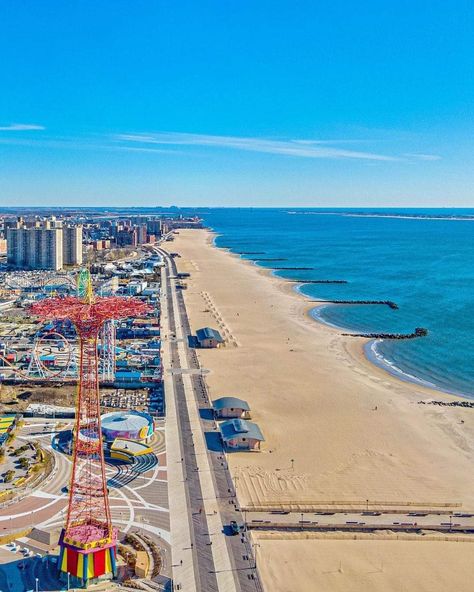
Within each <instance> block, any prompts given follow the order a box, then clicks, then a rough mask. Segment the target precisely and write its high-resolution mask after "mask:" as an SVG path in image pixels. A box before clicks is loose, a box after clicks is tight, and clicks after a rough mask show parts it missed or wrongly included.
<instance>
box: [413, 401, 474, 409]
mask: <svg viewBox="0 0 474 592" xmlns="http://www.w3.org/2000/svg"><path fill="white" fill-rule="evenodd" d="M418 405H439V406H440V407H466V408H468V409H474V401H449V402H447V401H418Z"/></svg>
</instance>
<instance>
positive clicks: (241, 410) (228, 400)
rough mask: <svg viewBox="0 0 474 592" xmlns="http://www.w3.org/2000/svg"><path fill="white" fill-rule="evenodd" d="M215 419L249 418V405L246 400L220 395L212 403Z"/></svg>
mask: <svg viewBox="0 0 474 592" xmlns="http://www.w3.org/2000/svg"><path fill="white" fill-rule="evenodd" d="M212 408H213V409H214V415H215V417H216V419H223V418H226V419H230V418H237V419H250V407H249V404H248V403H247V401H244V400H243V399H238V398H237V397H221V398H220V399H216V400H215V401H213V403H212Z"/></svg>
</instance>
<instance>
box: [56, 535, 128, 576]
mask: <svg viewBox="0 0 474 592" xmlns="http://www.w3.org/2000/svg"><path fill="white" fill-rule="evenodd" d="M64 535H65V532H64V530H63V531H62V533H61V537H60V539H59V546H60V549H61V551H60V554H59V560H58V567H59V570H60V572H62V573H63V577H64V576H65V575H66V574H69V575H70V577H71V578H74V581H75V584H74V585H75V586H76V587H77V586H83V587H87V586H88V585H89V584H90V583H92V581H96V580H98V579H99V578H100V579H112V578H113V577H114V576H115V574H116V553H117V541H116V538H115V537H113V540H112V541H110V542H108V543H106V544H104V545H101V546H97V547H94V548H90V549H84V548H81V547H78V546H75V545H72V544H70V543H67V542H66V541H65V538H66V537H65V536H64Z"/></svg>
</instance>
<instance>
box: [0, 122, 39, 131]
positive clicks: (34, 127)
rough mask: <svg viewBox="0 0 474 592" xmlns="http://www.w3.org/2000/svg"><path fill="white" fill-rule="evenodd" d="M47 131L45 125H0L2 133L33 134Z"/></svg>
mask: <svg viewBox="0 0 474 592" xmlns="http://www.w3.org/2000/svg"><path fill="white" fill-rule="evenodd" d="M44 129H46V128H45V127H44V126H43V125H37V124H35V123H10V124H9V125H0V132H31V131H36V130H44Z"/></svg>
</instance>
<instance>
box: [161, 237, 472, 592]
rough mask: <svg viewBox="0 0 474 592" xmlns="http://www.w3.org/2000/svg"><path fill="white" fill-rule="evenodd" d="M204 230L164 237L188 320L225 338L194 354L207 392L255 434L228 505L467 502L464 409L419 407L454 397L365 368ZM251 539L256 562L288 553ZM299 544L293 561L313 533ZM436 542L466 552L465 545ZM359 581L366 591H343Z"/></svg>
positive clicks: (302, 305) (301, 306) (335, 336)
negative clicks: (243, 408)
mask: <svg viewBox="0 0 474 592" xmlns="http://www.w3.org/2000/svg"><path fill="white" fill-rule="evenodd" d="M212 238H213V236H212V234H211V233H209V232H207V231H195V230H181V231H180V233H179V235H177V236H176V239H175V241H174V242H173V243H166V245H165V246H166V247H168V248H169V250H171V251H178V252H179V253H180V254H181V255H182V257H181V258H180V259H177V263H178V269H179V270H180V271H186V272H189V273H191V277H190V278H189V279H188V280H186V284H187V286H188V288H187V290H185V292H184V293H185V300H186V305H187V309H188V313H189V317H190V322H191V327H192V329H193V330H196V329H197V328H199V327H203V326H211V327H214V328H217V329H219V330H220V331H221V333H222V334H223V336H224V337H225V339H226V347H223V348H220V349H217V350H201V351H199V357H200V360H201V363H202V366H203V367H204V368H206V369H209V374H208V375H207V378H206V380H207V382H208V385H209V387H210V393H211V397H212V398H218V397H221V396H224V395H234V396H237V397H241V398H243V399H246V400H247V401H248V402H249V404H250V407H251V413H252V419H253V420H254V421H256V422H257V423H258V424H259V426H260V428H261V429H262V431H263V434H264V436H265V439H266V442H265V443H264V445H263V448H262V452H261V453H244V452H241V453H233V454H229V455H228V457H229V463H230V466H231V469H232V472H233V474H234V475H235V476H237V477H238V481H237V488H238V495H239V502H240V503H241V504H242V505H246V504H249V503H269V502H272V503H274V504H278V503H282V502H284V501H288V500H293V501H294V502H300V503H304V502H306V503H308V502H315V503H316V502H321V503H323V504H324V502H325V501H341V502H344V503H346V504H348V503H350V502H351V501H352V502H360V501H364V500H367V499H369V500H371V501H377V502H379V504H380V505H383V504H384V503H399V504H407V503H423V504H428V505H430V504H437V503H462V504H463V509H467V510H474V475H473V471H472V466H473V460H474V458H473V457H474V454H473V452H474V446H473V444H474V409H473V410H471V409H463V408H454V407H435V406H429V405H418V404H417V402H418V401H419V400H422V399H424V400H428V399H432V398H435V399H438V400H440V399H445V400H455V399H456V397H454V396H451V395H443V394H442V393H439V392H437V391H430V390H429V389H427V388H424V387H422V386H418V385H416V384H410V383H407V382H403V381H401V380H399V379H397V378H396V377H393V376H391V375H389V374H388V373H386V372H385V371H383V370H382V369H381V368H378V367H376V366H375V365H373V364H372V363H370V362H369V361H368V360H367V359H366V358H365V356H364V353H363V344H364V340H363V339H360V338H350V337H342V336H341V334H340V333H341V331H339V330H337V329H334V328H331V327H328V326H325V325H323V324H321V323H317V322H315V321H314V320H313V319H312V318H310V317H309V315H308V310H309V308H310V305H309V304H308V303H307V302H305V299H304V297H302V296H301V295H299V294H297V293H296V292H295V291H294V289H293V288H294V285H293V284H291V283H289V282H285V281H284V280H281V279H278V278H275V277H273V276H271V275H270V274H269V273H268V271H266V270H262V269H260V268H258V267H257V266H255V265H253V264H251V263H249V262H245V261H242V260H241V259H240V258H239V257H237V256H235V255H232V254H230V253H228V252H226V251H224V250H221V249H217V248H215V247H213V246H212ZM291 459H294V465H293V469H292V468H291V466H292V462H291ZM302 543H304V541H302ZM318 543H319V541H318ZM261 544H262V548H261V549H260V550H261V554H262V559H264V558H265V557H266V558H267V559H268V560H269V561H271V563H273V561H272V560H271V557H272V556H273V555H274V548H275V545H277V546H279V549H280V551H279V552H280V553H286V552H288V553H289V552H290V548H294V547H288V550H287V549H286V546H287V545H291V542H287V541H284V540H278V541H276V542H275V541H272V542H271V545H270V544H268V542H267V541H263V542H262V543H261ZM305 544H306V545H307V546H308V547H307V550H308V551H307V553H304V554H302V556H301V557H302V558H301V562H302V566H303V564H304V562H305V559H304V557H307V559H308V561H309V560H310V555H311V549H312V548H313V546H314V541H306V542H305ZM394 544H399V545H400V546H399V547H398V549H399V550H400V552H402V547H403V548H404V549H405V548H406V546H407V545H408V544H411V547H409V548H406V553H408V554H409V553H412V552H413V549H414V547H415V546H418V545H420V546H421V545H422V543H421V542H420V543H407V542H401V541H394ZM440 544H441V543H440ZM446 544H447V545H450V546H451V545H452V546H456V547H457V548H459V553H461V548H462V549H465V548H467V549H468V551H469V553H471V552H472V551H471V547H470V544H469V543H446ZM270 547H271V548H270ZM360 548H362V547H360ZM472 549H474V547H472ZM348 552H350V551H348ZM278 555H279V553H278V552H277V553H276V555H275V557H276V563H275V566H274V567H275V570H276V572H278V569H281V568H282V565H281V563H280V564H278ZM297 556H298V554H297V555H296V556H295V557H297ZM421 560H422V555H420V561H421ZM354 561H355V563H356V564H357V562H358V560H356V558H355V556H354ZM387 561H390V553H388V558H387ZM359 563H360V561H359ZM277 564H278V565H277ZM387 565H388V563H387ZM421 571H422V570H421ZM421 571H420V578H422V575H421ZM299 573H301V574H302V576H301V577H302V578H303V582H302V583H301V585H302V586H303V587H295V588H294V590H297V589H298V590H312V589H313V588H312V587H310V586H309V583H308V584H305V583H304V574H305V573H310V572H308V570H305V569H301V571H300V572H299ZM394 581H395V580H394V579H393V578H391V579H390V578H387V580H386V582H385V583H384V584H383V587H382V588H379V589H384V590H392V589H393V590H399V589H400V587H398V588H397V587H394V584H393V582H394ZM420 581H421V580H420ZM438 581H440V580H439V579H438ZM275 586H276V584H275V583H272V585H271V587H270V588H269V589H271V590H272V591H278V590H280V589H281V590H287V589H288V588H287V587H285V583H284V582H282V587H281V588H278V587H275ZM305 586H307V587H305ZM292 589H293V588H292ZM322 589H328V590H329V589H331V590H333V589H334V590H339V588H338V587H337V586H336V587H334V588H322ZM340 589H341V590H349V588H344V586H342V587H341V588H340ZM359 589H360V590H361V591H362V590H365V589H366V588H364V587H363V586H362V584H361V586H360V588H350V590H359ZM419 589H422V588H419ZM429 589H430V590H431V589H432V590H438V589H439V590H442V589H446V588H436V587H431V588H429Z"/></svg>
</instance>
